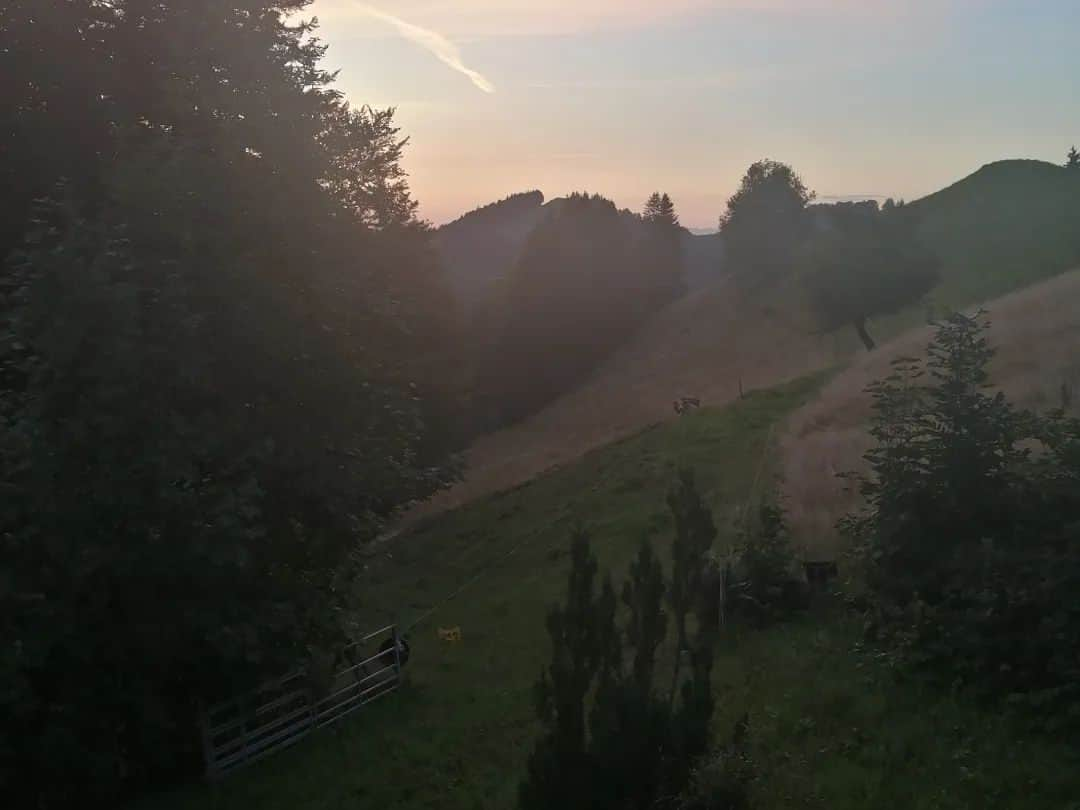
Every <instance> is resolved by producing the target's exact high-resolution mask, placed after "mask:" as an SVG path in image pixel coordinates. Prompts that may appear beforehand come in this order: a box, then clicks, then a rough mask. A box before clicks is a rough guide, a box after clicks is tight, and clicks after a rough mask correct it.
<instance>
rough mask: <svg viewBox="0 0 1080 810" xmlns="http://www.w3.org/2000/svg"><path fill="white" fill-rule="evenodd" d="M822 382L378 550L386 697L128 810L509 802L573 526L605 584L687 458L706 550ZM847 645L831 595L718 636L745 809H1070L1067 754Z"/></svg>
mask: <svg viewBox="0 0 1080 810" xmlns="http://www.w3.org/2000/svg"><path fill="white" fill-rule="evenodd" d="M822 382H823V378H822V377H821V376H818V377H813V378H807V379H803V380H801V381H798V382H796V383H793V384H791V385H789V386H786V387H783V388H780V389H776V390H771V391H762V392H759V393H756V394H754V395H752V396H750V397H748V398H747V399H746V400H744V401H741V402H739V403H737V404H734V405H731V406H729V407H727V408H722V409H711V410H703V411H701V412H698V413H695V414H693V415H692V416H689V417H685V418H683V419H680V420H679V421H677V422H674V423H671V424H667V425H663V426H658V427H654V428H651V429H648V430H646V431H644V432H642V433H640V434H639V435H636V436H634V437H632V438H630V439H627V440H625V441H623V442H620V443H618V444H614V445H611V446H609V447H605V448H603V449H600V450H598V451H595V452H593V453H590V454H588V455H586V456H585V457H584V458H582V459H581V460H580V461H579V462H577V463H575V464H573V465H570V466H567V467H565V468H563V469H560V470H557V471H554V472H552V473H550V474H549V475H546V476H543V477H542V478H539V479H536V480H534V481H532V482H530V483H529V484H527V485H525V486H522V487H518V488H517V489H514V490H512V491H509V492H506V493H504V494H501V495H498V496H493V497H488V498H485V499H483V500H481V501H478V502H476V503H474V504H472V505H470V506H468V507H466V508H463V509H459V510H456V511H454V512H451V513H448V514H446V515H443V516H441V517H439V518H437V519H435V520H433V521H431V522H430V523H429V524H428V525H425V526H421V527H417V528H416V529H415V530H414V531H413V532H412V533H411V534H409V535H408V536H404V537H401V538H399V539H398V540H397V541H395V542H394V543H393V544H392V545H385V546H383V547H381V548H380V549H379V551H378V553H377V554H375V555H374V556H373V557H372V558H371V559H370V561H369V572H368V574H369V577H368V579H369V582H368V584H367V586H366V587H365V589H364V596H363V601H364V606H363V608H362V610H363V611H364V615H365V617H367V618H369V620H370V623H371V624H372V625H373V626H374V625H378V624H379V623H380V622H381V621H383V620H384V619H386V618H395V619H397V620H399V621H401V622H402V623H404V624H409V623H411V622H412V621H414V620H415V619H416V618H417V617H423V621H421V622H420V623H419V624H417V625H416V627H415V628H414V629H413V631H412V636H411V638H412V642H413V651H414V654H413V659H412V662H411V663H410V666H409V674H408V684H407V686H406V687H405V688H404V690H403V691H401V692H400V693H398V694H395V695H393V696H391V697H389V698H388V699H386V700H384V701H382V702H380V703H378V704H375V705H374V706H372V707H370V710H367V711H364V712H361V713H359V714H358V715H357V716H356V717H355V718H354V719H352V720H350V721H348V722H347V723H345V724H344V725H343V726H342V727H340V728H339V729H337V730H334V731H325V732H323V733H320V734H318V735H314V736H313V737H311V738H309V739H307V740H305V741H304V742H303V743H301V744H300V745H298V746H297V747H296V748H294V749H292V750H289V751H286V752H283V753H281V754H279V755H276V756H274V757H272V758H270V759H269V760H266V761H264V762H262V763H259V764H256V765H254V766H253V767H251V768H250V769H248V770H246V771H242V772H240V773H237V774H236V775H235V776H233V777H231V778H230V779H228V780H227V781H225V782H224V783H222V784H220V785H212V786H197V787H193V788H191V789H189V790H186V791H182V792H180V793H178V794H175V795H172V796H166V797H159V798H157V799H155V800H152V801H148V802H145V803H144V804H143V805H141V806H142V807H144V808H146V810H188V809H189V808H191V810H194V808H199V809H200V810H234V809H235V810H239V809H240V808H255V807H259V808H269V809H270V810H276V809H277V808H281V809H282V810H284V809H285V808H288V809H289V810H303V809H304V808H320V809H329V808H354V807H395V808H413V807H416V808H435V807H438V808H509V807H512V806H513V804H514V801H515V795H516V794H515V792H516V786H517V782H518V780H519V778H520V775H521V773H522V766H523V764H524V761H525V758H526V757H527V755H528V752H529V750H530V746H531V743H532V739H533V736H534V734H535V731H536V727H535V724H534V721H533V714H532V707H531V689H532V684H533V682H534V680H535V678H536V676H537V674H538V671H539V669H540V667H541V666H542V664H543V662H544V660H545V655H546V649H547V642H546V636H545V632H544V615H545V612H546V610H547V608H548V607H549V605H550V604H552V603H553V602H555V601H556V600H558V599H559V598H560V597H561V594H562V590H563V588H564V582H565V576H566V566H567V559H566V551H567V548H568V545H569V533H570V530H571V528H572V527H573V526H574V525H575V524H577V523H578V522H583V523H584V524H585V525H587V526H588V527H590V528H591V529H592V532H593V538H594V547H595V550H596V552H597V554H598V556H599V558H600V560H601V563H602V564H603V565H605V566H607V567H610V568H611V569H612V570H614V571H615V572H616V573H618V574H621V572H622V571H623V569H624V568H625V567H626V565H627V564H628V562H629V559H630V557H631V556H632V555H633V553H634V552H635V550H636V545H637V542H638V540H639V538H640V537H641V536H643V535H645V534H650V533H651V534H656V535H658V536H659V537H660V538H661V539H666V537H667V532H668V531H669V518H668V516H667V512H666V509H665V507H664V502H663V499H664V494H665V492H666V490H667V488H668V486H669V485H670V483H671V481H672V478H673V476H674V473H675V470H676V468H677V466H678V465H680V464H691V465H693V466H694V467H695V468H696V469H697V470H698V474H699V480H700V482H701V484H702V485H703V489H704V491H705V492H706V493H708V499H709V501H710V503H711V504H712V505H713V508H714V510H715V512H716V515H717V522H718V525H719V526H720V527H721V538H720V540H719V541H718V542H719V544H721V545H723V544H726V543H730V540H731V531H732V526H733V522H734V521H735V520H736V518H737V515H738V510H739V509H740V508H741V507H742V506H743V505H744V504H745V503H746V502H748V500H750V499H751V498H752V496H753V494H754V493H753V490H755V489H761V488H762V487H764V486H766V485H767V482H768V480H769V478H770V477H771V473H772V463H771V461H770V459H771V456H770V455H769V454H768V453H767V452H766V451H767V450H768V449H769V447H770V444H771V438H772V436H773V435H774V434H775V430H774V428H775V426H776V425H777V424H779V422H780V420H782V419H783V418H784V417H785V416H786V414H788V413H789V412H790V411H792V409H794V408H796V407H798V406H799V405H800V404H802V403H804V402H806V401H808V400H809V399H810V398H812V397H813V396H814V395H815V392H816V391H817V390H818V388H819V386H820V385H821V383H822ZM451 594H456V596H454V597H453V598H451V599H449V600H448V601H447V596H448V595H451ZM428 611H432V612H431V613H430V614H429V613H428ZM454 625H460V627H461V628H462V633H463V641H462V642H461V643H459V644H449V643H444V642H440V641H438V640H437V638H436V628H437V627H439V626H454ZM858 640H859V632H858V626H857V622H856V621H855V620H854V619H853V618H851V617H849V616H848V615H846V614H845V613H844V611H843V610H842V609H840V608H839V607H838V606H837V605H834V604H832V603H829V602H826V603H824V604H822V605H820V606H819V607H818V608H817V610H816V611H815V612H814V613H812V614H810V615H808V616H806V617H805V618H803V619H800V620H799V621H797V622H793V623H791V624H787V625H783V626H778V627H776V628H774V629H772V630H769V631H767V632H751V631H738V630H735V629H733V630H732V631H731V632H730V633H729V635H728V636H727V637H726V638H725V640H724V642H723V649H722V651H721V653H720V657H719V661H718V665H717V668H716V690H717V696H718V698H719V709H718V713H719V718H718V728H719V729H721V730H724V729H730V728H731V727H732V725H733V724H734V722H735V720H736V719H737V718H738V717H741V716H742V713H743V712H749V714H750V723H751V729H752V731H751V735H752V741H753V750H754V757H755V759H756V760H757V762H758V764H759V768H760V769H761V778H760V780H759V781H758V782H757V783H756V784H755V786H754V792H755V795H756V796H757V798H758V800H759V804H760V807H762V808H788V807H792V806H804V807H820V808H830V809H832V808H852V809H853V810H854V808H865V807H871V806H881V807H893V806H895V807H900V806H902V807H910V808H931V807H933V808H962V807H971V806H976V805H978V806H983V807H1032V808H1035V807H1040V808H1041V807H1062V808H1064V807H1066V806H1067V804H1066V800H1067V799H1068V798H1069V797H1070V796H1071V794H1070V790H1071V789H1073V788H1075V779H1074V778H1073V777H1072V776H1071V768H1073V767H1074V766H1075V765H1076V763H1075V761H1074V760H1070V759H1069V754H1068V752H1067V751H1066V750H1065V749H1063V748H1061V747H1060V746H1054V745H1051V744H1050V743H1047V742H1041V741H1038V740H1035V739H1027V738H1023V737H1022V736H1021V737H1020V738H1017V737H1016V734H1015V733H1014V730H1013V729H1012V728H1011V726H1010V723H1009V721H1008V720H1006V719H1005V718H1002V717H999V716H996V715H983V714H981V713H979V712H978V711H977V709H976V707H974V706H972V705H969V704H968V703H966V702H965V701H964V700H963V699H962V698H956V697H948V696H942V695H938V694H936V693H933V692H929V691H927V690H925V689H924V688H923V687H921V686H920V685H918V684H917V683H913V682H906V683H900V682H897V681H896V679H895V677H894V675H893V674H892V672H891V670H890V669H889V667H888V666H887V663H886V662H885V661H884V660H883V659H882V658H881V657H880V656H878V655H876V654H875V652H874V651H873V650H872V649H862V648H860V647H859V644H858Z"/></svg>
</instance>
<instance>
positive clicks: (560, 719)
mask: <svg viewBox="0 0 1080 810" xmlns="http://www.w3.org/2000/svg"><path fill="white" fill-rule="evenodd" d="M596 578H597V563H596V557H595V556H594V555H593V553H592V550H591V549H590V547H589V537H588V535H587V534H585V532H584V531H580V530H579V531H578V532H576V533H575V534H574V536H573V539H572V540H571V544H570V574H569V579H568V582H567V590H566V602H565V605H564V606H563V607H555V608H553V609H552V610H551V612H550V613H549V614H548V618H547V629H548V635H549V637H550V638H551V662H550V664H549V665H548V666H547V668H546V669H545V670H544V672H543V673H542V674H541V676H540V680H539V682H538V683H537V685H536V692H535V699H536V709H537V715H538V716H539V717H540V719H541V721H542V722H543V723H544V726H545V731H544V734H543V736H542V737H541V738H540V740H539V741H538V742H537V744H536V747H535V749H534V750H533V753H532V755H531V756H530V757H529V763H528V769H527V776H526V778H525V780H524V781H523V782H522V784H521V787H520V791H519V798H520V805H521V807H522V808H524V810H533V808H535V809H536V810H540V809H541V808H544V809H545V810H546V808H549V807H566V808H575V807H580V808H585V807H589V806H590V802H591V800H592V798H593V797H594V785H595V782H594V780H593V778H592V777H593V771H592V765H591V762H590V757H589V754H588V737H587V727H586V709H585V700H586V697H587V696H588V695H589V693H590V691H591V689H592V688H593V686H594V684H595V682H596V680H597V678H603V679H607V678H609V677H610V672H611V669H612V667H613V666H616V665H617V655H618V635H617V632H616V630H615V624H614V621H615V593H614V590H613V589H612V587H611V584H610V581H605V583H604V585H603V586H602V589H601V590H600V591H599V592H598V590H597V587H596Z"/></svg>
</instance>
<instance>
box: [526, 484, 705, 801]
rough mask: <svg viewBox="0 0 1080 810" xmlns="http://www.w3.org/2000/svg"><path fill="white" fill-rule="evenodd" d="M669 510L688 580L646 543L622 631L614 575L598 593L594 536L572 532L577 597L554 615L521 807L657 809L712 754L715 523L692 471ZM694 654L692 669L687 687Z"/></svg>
mask: <svg viewBox="0 0 1080 810" xmlns="http://www.w3.org/2000/svg"><path fill="white" fill-rule="evenodd" d="M669 508H670V509H671V511H672V513H673V517H674V518H675V522H676V532H675V537H674V540H673V546H672V552H673V559H674V560H675V572H674V574H673V577H677V578H678V582H675V581H673V582H672V590H671V591H668V589H667V588H666V587H665V582H664V573H663V569H662V567H661V564H660V561H659V559H658V558H657V556H656V554H655V553H654V551H653V549H652V546H651V544H650V543H649V542H647V541H646V542H643V543H642V545H641V548H640V549H639V551H638V555H637V558H636V559H635V561H634V562H633V563H632V564H631V566H630V572H629V578H628V580H627V581H626V583H625V584H624V586H623V591H622V602H623V605H624V607H625V612H626V615H627V620H626V623H625V626H624V628H623V630H622V631H621V632H620V628H619V627H618V625H617V623H616V616H615V607H616V604H615V598H614V591H613V590H612V588H611V585H610V582H609V581H607V580H605V583H604V586H603V587H602V589H600V591H599V592H597V588H596V583H595V581H596V576H597V571H598V566H597V563H596V559H595V558H594V557H593V555H592V553H591V551H590V550H589V544H588V538H587V537H586V536H585V535H584V534H583V533H581V532H578V533H577V534H575V536H574V538H573V541H572V544H571V568H570V575H569V580H568V585H567V595H566V602H565V605H564V606H562V607H556V608H554V609H553V610H552V612H551V613H550V614H549V617H548V633H549V635H550V637H551V643H552V652H551V663H550V664H549V666H548V667H547V668H546V669H545V670H544V671H543V673H542V674H541V677H540V680H539V682H538V684H537V692H536V694H537V713H538V716H539V718H540V720H541V722H543V724H544V727H545V731H544V733H543V734H542V736H541V737H540V739H539V740H538V741H537V743H536V746H535V748H534V749H533V753H532V755H531V757H530V758H529V765H528V773H527V776H526V778H525V780H524V781H523V782H522V784H521V787H520V793H519V796H520V803H521V807H522V808H539V807H544V808H547V807H566V808H581V809H582V810H584V809H585V808H602V810H624V808H635V810H646V808H651V807H655V806H656V805H657V802H658V800H659V799H660V798H661V797H663V796H673V795H677V794H678V793H679V792H680V791H681V790H682V789H683V788H684V787H685V786H686V784H687V782H688V780H689V778H690V773H691V771H692V769H693V767H694V765H695V763H696V762H697V760H698V759H699V758H700V757H701V756H702V755H703V754H704V753H705V751H706V748H707V745H708V741H709V730H710V726H711V721H712V713H713V693H712V689H713V686H712V678H711V675H712V661H713V647H714V645H715V643H716V625H715V622H714V621H713V620H712V619H711V618H710V613H711V612H713V607H715V606H714V605H713V604H712V600H711V599H710V598H709V595H708V590H709V588H708V586H707V584H706V582H705V578H704V576H703V571H704V569H705V567H706V560H705V554H706V552H707V551H708V547H709V544H710V543H711V542H712V538H713V537H714V536H715V528H714V527H713V521H712V515H711V513H710V512H709V510H708V509H707V508H706V507H705V506H704V503H703V502H702V499H701V496H700V494H699V493H698V492H697V489H696V487H695V486H694V483H693V476H692V475H691V474H690V473H683V474H681V476H680V481H679V484H678V485H677V487H676V488H675V489H674V490H673V491H672V494H671V497H670V498H669ZM665 595H667V596H668V597H669V599H670V604H671V605H672V606H673V609H674V610H675V614H676V615H675V619H676V624H677V627H678V628H680V629H679V632H680V638H679V639H677V641H678V642H679V644H678V646H677V648H676V650H675V651H673V652H674V653H675V654H674V655H673V656H672V657H673V659H674V662H675V663H674V664H673V665H672V674H673V676H674V680H673V681H672V685H671V693H670V694H664V692H663V691H661V688H658V687H659V686H660V685H659V684H658V683H657V672H656V664H657V659H658V657H659V656H658V652H659V650H660V648H661V645H662V644H663V642H664V639H665V637H666V636H667V616H666V615H665V613H664V598H665ZM691 617H693V619H694V621H692V622H691V621H690V619H691ZM690 624H693V625H694V626H695V627H694V629H693V631H691V630H690V629H688V625H690ZM684 655H688V656H689V658H690V663H691V675H690V677H689V678H685V679H684V680H683V681H682V682H680V681H679V671H680V670H679V666H680V665H679V663H678V662H679V660H680V659H681V658H682V657H684ZM590 696H591V699H592V710H591V711H588V712H587V711H586V705H587V704H588V702H589V701H590Z"/></svg>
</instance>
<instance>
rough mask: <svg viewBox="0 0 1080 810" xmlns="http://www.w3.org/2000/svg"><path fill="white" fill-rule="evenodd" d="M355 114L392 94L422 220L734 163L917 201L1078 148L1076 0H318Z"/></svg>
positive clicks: (708, 200)
mask: <svg viewBox="0 0 1080 810" xmlns="http://www.w3.org/2000/svg"><path fill="white" fill-rule="evenodd" d="M308 13H309V14H315V15H316V16H318V17H319V20H320V22H321V24H322V27H321V32H320V36H321V37H322V38H323V39H324V40H325V41H326V42H327V43H328V44H329V45H330V51H329V54H328V63H329V64H330V65H331V66H334V67H339V68H340V69H341V74H340V78H339V87H340V88H341V89H342V90H344V91H345V93H346V94H347V96H348V97H349V98H350V100H351V101H352V102H353V103H354V104H371V105H374V106H380V107H385V106H395V107H397V108H398V121H399V123H400V125H401V126H402V128H403V132H404V134H407V135H408V136H409V137H410V138H411V144H410V147H409V151H408V156H407V160H406V168H407V169H408V170H409V172H410V174H411V178H412V179H411V182H412V187H413V190H414V193H415V195H416V197H417V198H418V199H419V200H420V203H421V206H422V213H423V215H424V216H425V217H426V218H428V219H430V220H432V221H433V222H436V223H441V222H444V221H446V220H448V219H453V218H455V217H457V216H458V215H460V214H461V213H463V212H465V211H467V210H469V209H471V208H474V207H476V206H478V205H482V204H484V203H487V202H491V201H493V200H495V199H498V198H501V197H504V196H506V195H508V194H510V193H513V192H516V191H524V190H528V189H533V188H539V189H541V190H542V191H543V192H544V193H545V194H547V195H548V196H549V197H552V196H558V195H561V194H565V193H567V192H569V191H572V190H587V191H593V192H601V193H603V194H605V195H606V196H608V197H611V198H613V199H614V200H615V201H616V202H617V203H618V204H619V205H620V206H625V207H629V208H633V209H635V210H637V209H640V207H641V204H642V202H643V201H644V199H645V198H646V196H647V195H648V194H649V192H651V191H652V190H654V189H660V190H663V191H667V192H669V193H670V194H671V195H672V197H673V198H674V199H675V202H676V204H677V205H678V207H679V210H680V213H681V215H682V219H683V222H684V224H686V225H689V226H691V227H700V228H705V227H710V226H715V224H716V220H717V217H718V215H719V214H720V212H721V211H722V209H723V206H724V201H725V200H726V199H727V197H728V196H729V195H730V194H731V192H732V191H733V190H734V188H735V186H736V185H737V183H738V180H739V177H740V176H741V174H742V172H743V171H744V170H745V168H746V166H747V165H749V164H750V163H751V162H753V161H754V160H756V159H758V158H761V157H772V158H775V159H779V160H783V161H785V162H788V163H791V164H792V165H794V166H795V167H796V169H797V170H798V171H799V172H800V173H801V174H802V175H803V177H804V179H805V180H806V182H807V184H808V185H809V186H810V187H811V188H814V189H816V190H817V192H818V194H819V196H820V197H822V198H828V197H833V196H838V197H847V196H862V195H868V196H869V195H892V196H897V197H905V198H909V199H911V198H915V197H918V196H920V195H922V194H925V193H927V192H930V191H934V190H936V189H938V188H940V187H941V186H943V185H945V184H948V183H950V182H952V181H954V180H957V179H959V178H960V177H962V176H963V175H965V174H967V173H969V172H971V171H973V170H975V169H977V168H978V167H979V166H980V165H982V164H983V163H986V162H989V161H992V160H997V159H1000V158H1007V157H1035V158H1042V159H1046V160H1052V161H1055V162H1060V161H1061V160H1063V158H1064V154H1065V151H1066V150H1067V149H1068V147H1069V145H1070V144H1071V143H1073V142H1076V143H1078V144H1080V0H374V2H372V3H364V2H353V0H316V2H315V3H314V5H313V6H312V7H311V9H310V10H309V12H308Z"/></svg>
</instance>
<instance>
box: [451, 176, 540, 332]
mask: <svg viewBox="0 0 1080 810" xmlns="http://www.w3.org/2000/svg"><path fill="white" fill-rule="evenodd" d="M548 212H549V211H548V207H547V206H545V205H544V195H543V194H542V193H541V192H539V191H529V192H525V193H522V194H514V195H511V196H509V197H507V198H506V199H504V200H500V201H499V202H496V203H492V204H491V205H486V206H484V207H483V208H478V209H476V210H475V211H471V212H469V213H468V214H465V215H464V216H463V217H460V218H459V219H456V220H454V221H453V222H451V223H448V224H447V225H443V226H442V227H441V228H439V230H438V231H437V232H436V234H435V244H436V246H437V247H438V249H439V253H440V255H441V256H442V262H443V268H444V270H445V272H446V280H447V283H448V284H449V286H450V289H451V290H452V292H453V293H454V295H455V296H456V297H457V299H458V301H459V302H460V303H461V304H462V305H463V307H464V308H465V309H466V311H473V310H475V309H476V307H477V306H479V305H482V304H484V303H486V302H487V300H488V298H489V296H490V295H491V292H492V290H493V286H494V284H495V283H496V282H497V281H498V279H499V278H500V277H501V276H502V275H503V274H505V273H506V272H507V270H509V269H510V268H511V267H513V266H514V264H515V263H516V262H517V259H518V254H519V253H520V252H521V248H522V246H523V245H524V244H525V240H526V239H528V237H529V234H530V233H532V231H533V229H534V228H536V226H537V225H539V224H540V221H541V220H542V219H543V218H544V217H545V216H546V215H547V213H548Z"/></svg>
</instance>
